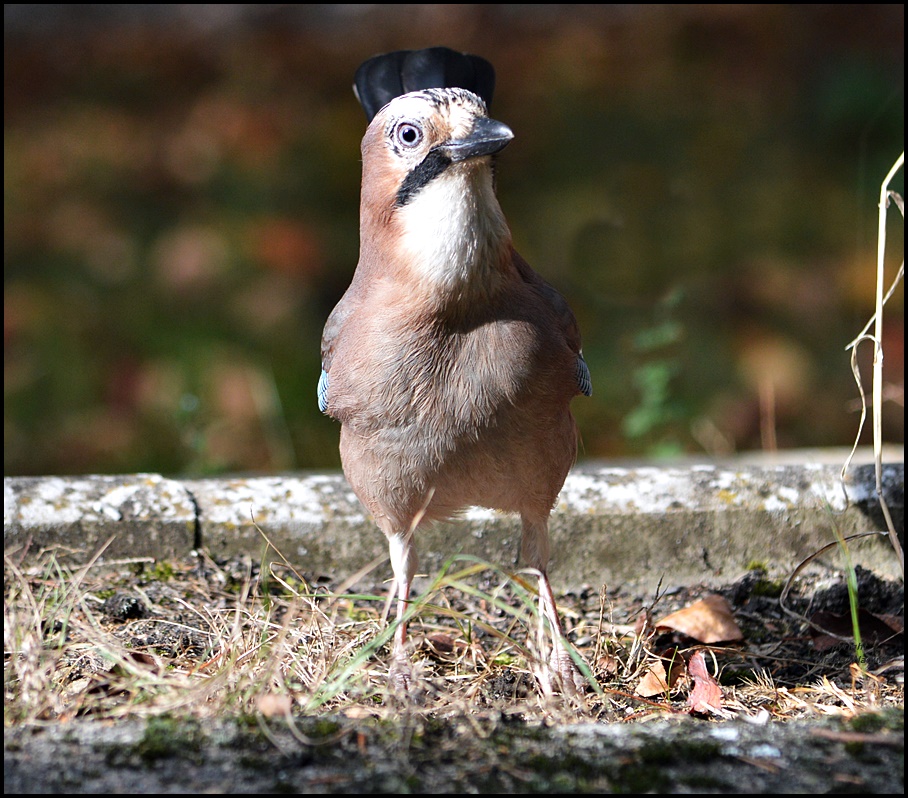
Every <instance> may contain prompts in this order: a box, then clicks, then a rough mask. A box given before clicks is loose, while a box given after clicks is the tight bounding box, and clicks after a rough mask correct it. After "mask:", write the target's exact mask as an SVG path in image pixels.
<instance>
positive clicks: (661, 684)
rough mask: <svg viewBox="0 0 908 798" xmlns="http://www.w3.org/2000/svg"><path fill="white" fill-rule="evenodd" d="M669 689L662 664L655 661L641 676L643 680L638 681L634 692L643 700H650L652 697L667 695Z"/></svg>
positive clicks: (659, 661)
mask: <svg viewBox="0 0 908 798" xmlns="http://www.w3.org/2000/svg"><path fill="white" fill-rule="evenodd" d="M669 689H670V688H669V686H668V679H667V677H666V675H665V666H664V665H663V664H662V661H661V660H657V661H656V662H655V663H654V664H653V665H651V666H650V668H649V670H647V672H646V673H644V674H643V678H642V679H641V680H640V683H639V684H638V685H637V688H636V689H635V690H634V692H635V693H636V694H637V695H639V696H643V697H644V698H650V697H651V696H654V695H662V694H664V693H667V692H668V691H669Z"/></svg>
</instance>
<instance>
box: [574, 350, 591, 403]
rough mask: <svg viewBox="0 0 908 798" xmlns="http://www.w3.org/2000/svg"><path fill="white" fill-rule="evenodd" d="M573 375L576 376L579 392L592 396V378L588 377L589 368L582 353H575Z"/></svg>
mask: <svg viewBox="0 0 908 798" xmlns="http://www.w3.org/2000/svg"><path fill="white" fill-rule="evenodd" d="M575 376H576V378H577V387H578V388H579V389H580V393H582V394H583V395H584V396H592V395H593V380H592V378H591V377H590V369H589V366H587V365H586V361H585V360H584V359H583V354H582V353H581V354H579V355H577V371H576V374H575Z"/></svg>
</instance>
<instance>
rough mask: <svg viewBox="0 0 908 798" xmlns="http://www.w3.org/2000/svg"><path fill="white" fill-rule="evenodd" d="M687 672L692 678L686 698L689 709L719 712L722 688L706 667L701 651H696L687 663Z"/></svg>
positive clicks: (702, 711)
mask: <svg viewBox="0 0 908 798" xmlns="http://www.w3.org/2000/svg"><path fill="white" fill-rule="evenodd" d="M687 672H688V673H689V674H690V676H691V678H692V679H693V680H694V686H693V689H692V690H691V691H690V695H689V696H688V698H687V703H688V704H689V705H690V711H691V712H696V713H699V714H709V713H714V714H721V712H722V688H721V687H719V683H718V682H717V681H716V680H715V679H713V677H712V676H711V675H710V673H709V671H708V670H707V668H706V659H705V658H704V656H703V652H702V651H697V652H695V653H694V655H693V656H692V657H691V658H690V661H689V662H688V663H687Z"/></svg>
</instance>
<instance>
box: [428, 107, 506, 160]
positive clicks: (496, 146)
mask: <svg viewBox="0 0 908 798" xmlns="http://www.w3.org/2000/svg"><path fill="white" fill-rule="evenodd" d="M512 138H514V134H513V133H512V132H511V128H509V127H508V126H507V125H505V124H504V123H502V122H496V121H495V120H494V119H489V118H488V117H485V116H481V117H479V118H477V120H476V123H475V124H474V125H473V129H472V130H471V131H470V132H469V134H468V135H466V136H464V137H463V138H462V139H455V140H454V141H447V142H445V143H444V144H439V145H438V147H436V150H437V151H439V152H440V153H442V154H443V155H446V156H447V157H448V158H450V159H451V162H452V163H457V162H458V161H466V160H468V159H469V158H478V157H479V156H481V155H492V154H493V153H496V152H499V151H500V150H502V149H504V148H505V147H506V146H507V144H508V142H510V141H511V139H512Z"/></svg>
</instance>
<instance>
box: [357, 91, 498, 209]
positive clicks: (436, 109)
mask: <svg viewBox="0 0 908 798" xmlns="http://www.w3.org/2000/svg"><path fill="white" fill-rule="evenodd" d="M512 138H514V134H513V133H512V132H511V129H510V128H509V127H508V126H507V125H504V124H502V123H501V122H496V121H495V120H494V119H490V118H489V115H488V113H487V111H486V105H485V103H484V102H483V101H482V100H481V99H480V98H479V97H478V96H477V95H475V94H473V93H472V92H470V91H467V90H466V89H457V88H452V89H423V90H421V91H414V92H411V93H409V94H404V95H403V96H401V97H397V98H395V99H394V100H392V101H391V102H389V103H388V104H387V105H385V106H384V107H383V108H382V109H381V110H380V111H379V112H378V113H377V114H376V116H375V118H374V119H373V120H372V123H371V124H370V125H369V129H368V130H367V131H366V135H365V137H364V138H363V145H362V153H363V189H364V191H369V193H370V194H371V195H372V196H371V197H370V201H371V202H374V203H378V204H380V205H385V206H387V205H388V204H389V203H388V200H390V201H391V202H390V205H391V206H392V207H394V208H402V207H404V206H406V205H409V204H410V203H412V202H414V201H416V199H417V198H418V197H419V195H420V193H421V192H422V191H423V189H425V188H426V187H428V186H430V185H431V184H432V183H433V182H434V181H436V180H438V179H439V178H441V177H443V176H444V175H445V173H446V172H448V171H449V170H452V171H453V172H455V173H458V174H461V175H463V174H466V173H469V172H473V171H475V170H480V171H486V172H488V173H489V174H490V175H491V159H490V157H489V156H491V155H494V154H495V153H497V152H498V151H500V150H501V149H503V148H504V147H505V146H506V145H507V144H508V142H510V141H511V139H512ZM379 195H380V196H381V198H382V199H381V200H379Z"/></svg>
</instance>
